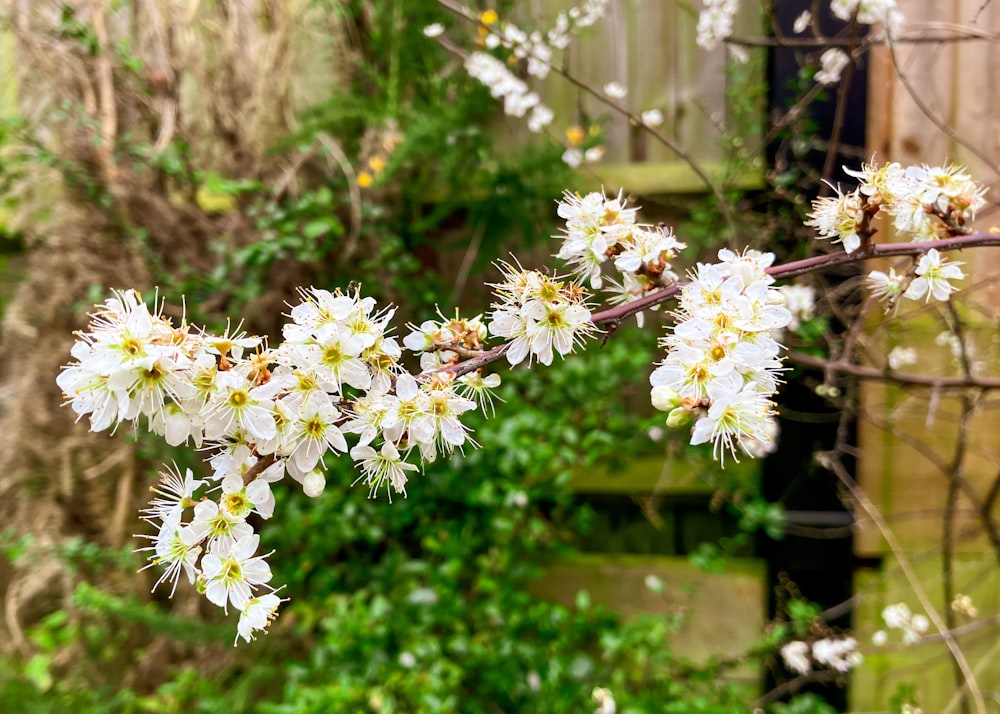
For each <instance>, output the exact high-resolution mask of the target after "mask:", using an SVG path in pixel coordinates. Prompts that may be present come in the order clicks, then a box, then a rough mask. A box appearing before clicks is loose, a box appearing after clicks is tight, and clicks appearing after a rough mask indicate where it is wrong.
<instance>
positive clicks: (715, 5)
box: [695, 0, 739, 50]
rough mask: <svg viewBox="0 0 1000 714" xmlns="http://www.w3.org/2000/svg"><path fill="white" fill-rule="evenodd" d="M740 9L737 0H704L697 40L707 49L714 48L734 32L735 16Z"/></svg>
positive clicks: (699, 44)
mask: <svg viewBox="0 0 1000 714" xmlns="http://www.w3.org/2000/svg"><path fill="white" fill-rule="evenodd" d="M738 9H739V3H738V2H737V0H704V7H703V8H702V11H701V13H699V15H698V27H697V37H696V40H695V41H696V42H697V43H698V46H699V47H702V48H704V49H706V50H712V49H714V48H715V47H716V46H717V45H718V44H719V43H720V42H722V41H723V40H725V39H726V38H727V37H729V36H730V35H732V34H733V16H734V15H736V11H737V10H738Z"/></svg>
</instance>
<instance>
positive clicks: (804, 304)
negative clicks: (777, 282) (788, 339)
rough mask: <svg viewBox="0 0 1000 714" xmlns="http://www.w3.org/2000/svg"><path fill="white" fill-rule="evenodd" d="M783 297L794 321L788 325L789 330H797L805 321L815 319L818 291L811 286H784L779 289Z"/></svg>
mask: <svg viewBox="0 0 1000 714" xmlns="http://www.w3.org/2000/svg"><path fill="white" fill-rule="evenodd" d="M778 290H779V291H781V296H782V297H783V298H784V300H785V307H786V308H788V312H790V313H791V315H792V319H791V321H790V322H789V323H788V329H789V330H797V329H798V328H799V325H801V324H802V321H803V320H811V319H812V318H813V309H814V307H815V304H816V289H815V288H813V286H811V285H794V284H792V285H782V286H781V287H780V288H778Z"/></svg>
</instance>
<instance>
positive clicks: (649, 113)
mask: <svg viewBox="0 0 1000 714" xmlns="http://www.w3.org/2000/svg"><path fill="white" fill-rule="evenodd" d="M663 121H664V119H663V112H661V111H660V110H659V109H647V110H646V111H644V112H643V113H642V123H643V124H645V125H646V126H648V127H650V128H652V129H655V128H656V127H658V126H660V125H662V124H663Z"/></svg>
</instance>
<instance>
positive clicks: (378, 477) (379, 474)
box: [351, 441, 417, 503]
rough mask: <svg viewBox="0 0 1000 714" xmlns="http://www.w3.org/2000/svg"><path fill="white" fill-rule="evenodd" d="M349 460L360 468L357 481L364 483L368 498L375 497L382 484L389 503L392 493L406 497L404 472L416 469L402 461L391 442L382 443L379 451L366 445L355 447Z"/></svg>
mask: <svg viewBox="0 0 1000 714" xmlns="http://www.w3.org/2000/svg"><path fill="white" fill-rule="evenodd" d="M351 458H352V459H354V460H355V461H356V462H357V464H358V466H360V467H361V471H362V474H361V476H359V477H358V479H357V481H361V480H364V481H365V483H366V485H367V486H368V495H369V498H374V497H375V495H376V494H377V493H378V490H379V488H380V487H381V486H382V484H383V483H384V484H385V490H386V494H388V496H389V502H390V503H392V491H395V492H396V493H401V494H403V497H404V498H405V497H406V481H407V476H406V472H407V471H416V470H417V467H416V466H414V465H413V464H411V463H408V462H407V461H404V460H403V458H402V457H401V456H400V455H399V450H398V449H397V448H396V447H395V446H394V445H393V443H392V442H391V441H386V442H385V443H383V444H382V448H381V449H380V450H379V451H375V449H373V448H372V447H371V446H367V445H364V446H355V447H354V448H353V449H351ZM357 481H355V483H357Z"/></svg>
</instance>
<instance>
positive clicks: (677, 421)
mask: <svg viewBox="0 0 1000 714" xmlns="http://www.w3.org/2000/svg"><path fill="white" fill-rule="evenodd" d="M689 421H691V412H690V410H688V409H685V408H684V407H677V408H676V409H673V410H671V412H670V413H669V414H667V426H669V427H670V428H671V429H676V428H677V427H679V426H684V425H685V424H687V423H688V422H689Z"/></svg>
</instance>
